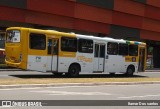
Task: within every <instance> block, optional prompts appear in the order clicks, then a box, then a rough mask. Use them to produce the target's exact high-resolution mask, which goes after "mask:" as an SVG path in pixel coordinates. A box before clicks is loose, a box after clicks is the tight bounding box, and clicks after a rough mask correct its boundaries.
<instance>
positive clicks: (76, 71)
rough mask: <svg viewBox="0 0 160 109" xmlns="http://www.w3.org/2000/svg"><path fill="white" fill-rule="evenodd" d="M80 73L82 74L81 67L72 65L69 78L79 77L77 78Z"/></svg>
mask: <svg viewBox="0 0 160 109" xmlns="http://www.w3.org/2000/svg"><path fill="white" fill-rule="evenodd" d="M79 72H80V67H79V65H76V64H72V65H71V66H70V67H69V70H68V73H67V76H69V77H77V76H78V75H79Z"/></svg>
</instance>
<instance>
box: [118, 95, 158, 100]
mask: <svg viewBox="0 0 160 109" xmlns="http://www.w3.org/2000/svg"><path fill="white" fill-rule="evenodd" d="M159 96H160V94H158V95H143V96H128V97H118V98H124V99H125V98H145V97H159Z"/></svg>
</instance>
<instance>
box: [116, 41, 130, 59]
mask: <svg viewBox="0 0 160 109" xmlns="http://www.w3.org/2000/svg"><path fill="white" fill-rule="evenodd" d="M118 53H119V55H123V56H127V55H128V44H122V43H120V44H119V49H118Z"/></svg>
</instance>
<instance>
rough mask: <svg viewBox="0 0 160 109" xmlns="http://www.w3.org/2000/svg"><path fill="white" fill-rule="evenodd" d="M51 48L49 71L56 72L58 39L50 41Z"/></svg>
mask: <svg viewBox="0 0 160 109" xmlns="http://www.w3.org/2000/svg"><path fill="white" fill-rule="evenodd" d="M51 40H52V43H51V44H52V46H51V60H50V61H51V71H52V72H57V71H58V44H59V40H58V39H51Z"/></svg>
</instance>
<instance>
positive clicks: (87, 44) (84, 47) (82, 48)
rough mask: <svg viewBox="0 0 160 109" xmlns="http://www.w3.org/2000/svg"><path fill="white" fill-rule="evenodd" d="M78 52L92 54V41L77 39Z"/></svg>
mask: <svg viewBox="0 0 160 109" xmlns="http://www.w3.org/2000/svg"><path fill="white" fill-rule="evenodd" d="M78 51H79V52H81V53H93V40H88V39H79V40H78Z"/></svg>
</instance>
